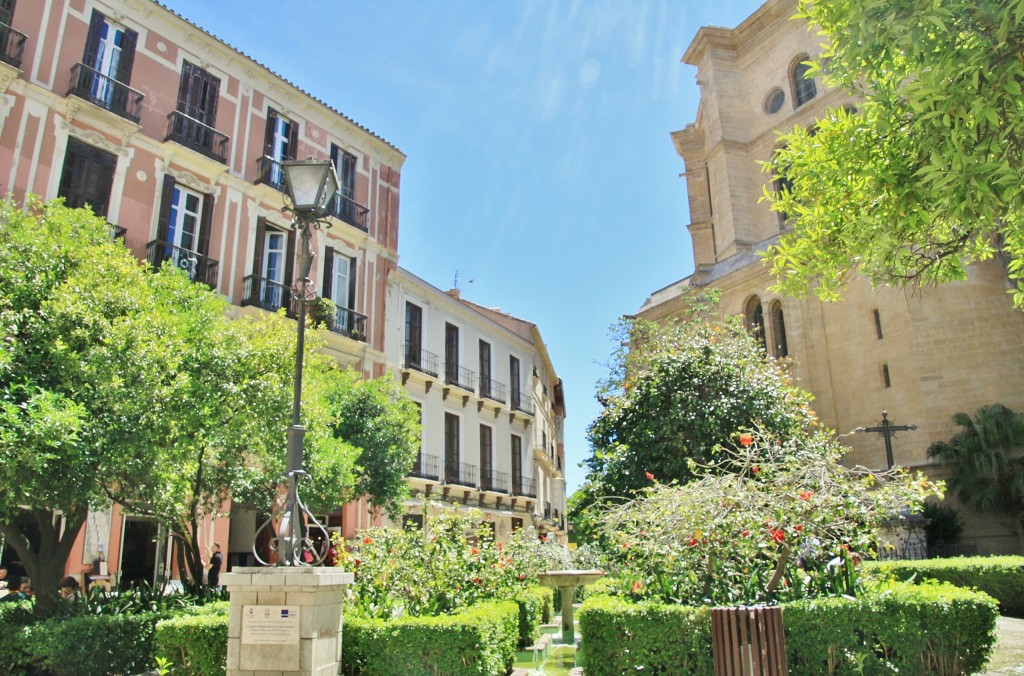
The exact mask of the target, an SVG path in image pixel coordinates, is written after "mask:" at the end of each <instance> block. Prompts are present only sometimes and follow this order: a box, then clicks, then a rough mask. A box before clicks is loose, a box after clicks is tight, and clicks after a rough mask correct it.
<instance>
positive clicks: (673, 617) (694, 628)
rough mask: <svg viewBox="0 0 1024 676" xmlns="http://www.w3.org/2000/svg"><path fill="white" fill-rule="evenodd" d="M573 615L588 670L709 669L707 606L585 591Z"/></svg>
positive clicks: (590, 674)
mask: <svg viewBox="0 0 1024 676" xmlns="http://www.w3.org/2000/svg"><path fill="white" fill-rule="evenodd" d="M576 617H577V619H578V620H579V629H580V634H581V636H582V639H581V646H580V648H581V652H582V655H583V668H584V671H586V673H587V676H602V675H603V674H609V675H614V676H618V675H619V674H625V673H630V672H634V671H635V672H641V673H645V674H646V673H656V674H657V673H669V674H672V673H676V674H710V673H712V670H713V662H712V658H711V612H710V610H709V609H708V608H706V607H700V608H698V607H692V606H671V605H662V604H655V603H630V602H628V601H626V600H624V599H622V598H620V597H616V596H588V597H587V600H586V601H584V602H583V606H582V607H581V608H580V611H579V613H578V614H577V615H576Z"/></svg>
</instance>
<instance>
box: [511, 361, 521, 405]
mask: <svg viewBox="0 0 1024 676" xmlns="http://www.w3.org/2000/svg"><path fill="white" fill-rule="evenodd" d="M508 384H509V387H510V388H511V395H512V398H511V405H512V408H513V409H517V408H519V406H520V397H521V396H522V392H521V391H520V389H519V387H520V386H519V358H518V357H512V356H509V358H508Z"/></svg>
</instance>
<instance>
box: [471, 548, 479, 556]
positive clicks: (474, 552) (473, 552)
mask: <svg viewBox="0 0 1024 676" xmlns="http://www.w3.org/2000/svg"><path fill="white" fill-rule="evenodd" d="M469 553H470V554H472V555H473V556H476V555H477V554H478V553H479V552H477V549H476V547H473V548H472V549H470V550H469Z"/></svg>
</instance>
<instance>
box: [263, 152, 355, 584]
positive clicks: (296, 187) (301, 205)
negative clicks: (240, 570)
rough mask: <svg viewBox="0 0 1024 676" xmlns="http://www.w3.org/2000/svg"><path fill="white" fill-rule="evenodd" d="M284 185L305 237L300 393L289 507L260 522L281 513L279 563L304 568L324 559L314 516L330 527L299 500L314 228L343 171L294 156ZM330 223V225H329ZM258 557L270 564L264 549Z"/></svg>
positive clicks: (299, 285)
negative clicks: (309, 528)
mask: <svg viewBox="0 0 1024 676" xmlns="http://www.w3.org/2000/svg"><path fill="white" fill-rule="evenodd" d="M281 168H282V170H283V172H284V184H285V188H286V190H287V196H288V198H289V200H290V201H291V206H290V207H286V208H285V209H286V211H291V212H292V216H293V220H292V223H293V225H294V227H295V229H296V230H297V231H298V232H299V235H300V237H301V238H302V246H301V249H300V251H299V272H298V277H297V279H296V280H295V288H294V291H293V296H294V298H295V300H296V302H297V304H298V306H299V307H298V322H299V323H298V337H297V340H296V348H295V391H294V398H293V400H292V424H291V427H289V428H288V437H287V438H288V446H287V448H288V452H287V469H286V472H287V480H288V494H287V497H286V498H285V502H284V505H282V506H281V507H279V508H278V509H277V510H275V512H274V514H272V515H271V516H270V518H269V519H268V520H267V521H266V522H265V523H264V524H263V525H262V526H260V529H259V530H263V529H264V528H266V527H268V526H269V525H270V524H271V523H272V522H273V521H274V519H275V518H276V517H278V516H280V519H281V521H280V525H279V526H278V529H277V537H276V538H272V540H271V542H272V544H271V549H273V550H276V551H277V554H278V557H277V561H278V565H280V566H302V565H309V564H312V565H316V564H319V563H322V562H323V560H324V558H325V556H326V550H325V548H321V549H322V550H324V551H320V552H314V551H313V546H312V541H311V540H310V539H309V538H307V537H305V536H304V535H303V522H304V520H306V519H308V520H309V521H310V522H311V524H312V525H314V526H316V527H317V528H319V529H320V530H321V531H322V532H323V534H324V536H325V537H326V536H327V531H326V529H325V528H324V527H323V526H321V525H320V524H319V523H318V522H317V521H316V519H315V518H314V517H313V515H312V514H310V513H309V511H308V510H307V509H306V507H305V505H303V504H302V500H300V499H299V479H301V478H302V477H303V476H306V472H305V471H303V469H302V456H303V443H304V438H305V435H306V428H305V427H303V426H302V420H301V414H302V358H303V352H304V350H305V343H306V304H307V303H308V302H309V301H310V300H312V299H313V298H315V297H316V287H315V286H314V285H313V282H312V280H310V278H309V274H310V270H311V268H312V266H313V257H314V255H315V254H314V252H313V248H312V243H311V241H310V240H311V239H312V236H313V230H314V229H317V230H318V229H320V227H321V225H322V224H323V219H324V217H325V216H326V215H327V211H328V209H330V205H331V201H332V200H333V199H334V196H335V194H336V193H337V192H338V187H339V185H340V184H339V181H338V175H337V173H336V172H335V171H334V165H333V164H332V163H331V162H330V161H329V160H291V161H287V162H284V163H282V166H281ZM326 225H327V227H330V224H329V223H328V224H326ZM307 552H308V553H310V555H311V560H310V561H306V560H304V556H303V555H304V554H305V553H307ZM254 554H256V558H257V560H258V561H260V563H263V564H266V563H267V562H265V561H263V560H262V559H261V558H260V556H259V553H258V552H255V547H254Z"/></svg>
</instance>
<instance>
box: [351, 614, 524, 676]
mask: <svg viewBox="0 0 1024 676" xmlns="http://www.w3.org/2000/svg"><path fill="white" fill-rule="evenodd" d="M518 625H519V608H518V606H517V605H516V603H514V602H512V601H487V602H484V603H478V604H476V605H474V606H472V607H470V608H467V609H466V610H464V611H462V612H460V613H458V614H455V615H441V616H432V617H400V618H397V619H393V620H380V619H365V618H359V617H350V616H346V617H345V620H344V625H343V626H344V629H343V631H344V634H343V639H342V651H341V661H342V669H343V673H345V674H366V675H367V676H372V675H374V674H381V675H382V676H391V675H392V674H403V675H404V674H409V675H410V676H416V675H419V674H424V675H427V674H445V675H450V676H460V675H461V674H504V673H506V672H507V671H508V670H509V669H510V668H511V667H512V663H513V661H514V660H515V650H516V641H517V637H518V635H519V632H518Z"/></svg>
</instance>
